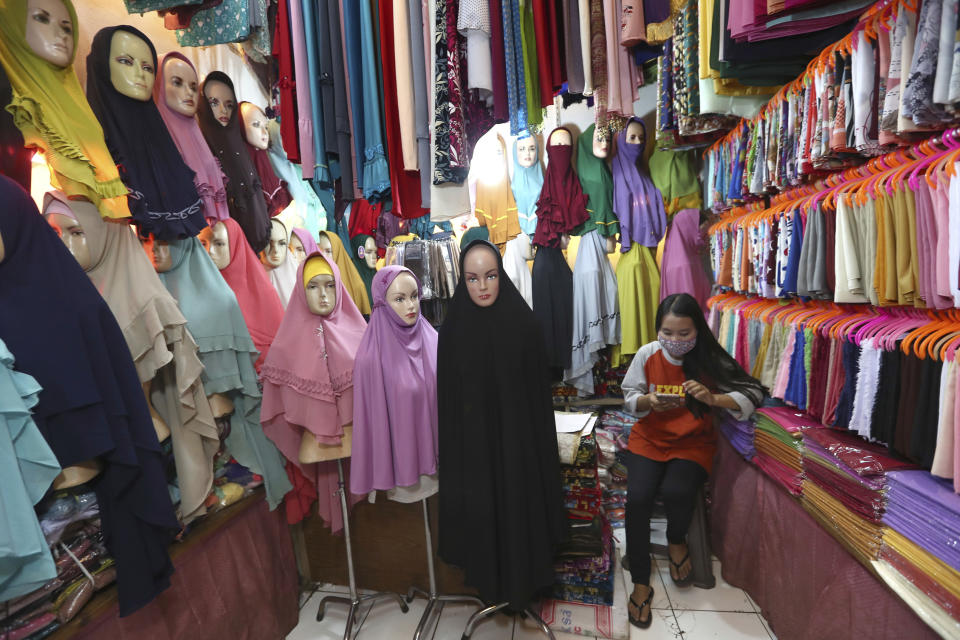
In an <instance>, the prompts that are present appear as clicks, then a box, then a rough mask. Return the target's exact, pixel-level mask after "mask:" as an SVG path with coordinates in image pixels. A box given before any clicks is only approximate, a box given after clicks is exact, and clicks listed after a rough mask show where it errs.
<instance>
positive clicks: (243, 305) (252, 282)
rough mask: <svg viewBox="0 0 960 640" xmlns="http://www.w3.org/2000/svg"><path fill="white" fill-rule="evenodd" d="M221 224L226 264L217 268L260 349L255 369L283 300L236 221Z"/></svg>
mask: <svg viewBox="0 0 960 640" xmlns="http://www.w3.org/2000/svg"><path fill="white" fill-rule="evenodd" d="M223 224H224V225H225V226H226V227H227V236H228V237H229V238H230V264H228V265H227V266H226V267H224V268H223V269H221V270H220V275H222V276H223V279H224V280H226V281H227V284H228V285H230V288H231V289H233V293H234V295H236V296H237V302H238V303H239V304H240V311H241V312H242V313H243V319H244V321H245V322H246V323H247V329H248V330H249V331H250V337H251V338H252V339H253V344H254V345H255V346H256V348H257V351H259V352H260V357H258V358H257V360H256V363H255V365H254V366H255V367H256V369H257V371H259V370H260V367H261V365H262V364H263V361H264V360H265V359H266V357H267V352H268V351H269V350H270V343H272V342H273V338H274V336H275V335H276V333H277V327H279V326H280V320H281V319H282V318H283V303H281V302H280V297H279V296H278V295H277V291H276V289H274V288H273V285H271V284H270V280H269V278H267V274H266V273H264V272H263V265H261V264H260V260H259V259H257V256H256V255H255V254H254V253H253V251H252V250H251V249H250V245H248V244H247V243H246V240H245V239H244V236H243V231H242V230H241V229H240V225H239V224H238V223H237V221H236V220H234V219H233V218H229V219H227V220H224V221H223Z"/></svg>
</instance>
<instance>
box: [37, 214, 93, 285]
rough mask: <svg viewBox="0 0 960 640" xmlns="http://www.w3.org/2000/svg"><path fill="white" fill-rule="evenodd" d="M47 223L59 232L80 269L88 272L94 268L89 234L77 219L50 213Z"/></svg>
mask: <svg viewBox="0 0 960 640" xmlns="http://www.w3.org/2000/svg"><path fill="white" fill-rule="evenodd" d="M46 217H47V223H48V224H49V225H50V226H51V227H53V230H54V231H56V232H57V235H58V236H60V239H61V240H63V244H65V245H66V246H67V249H68V250H69V251H70V253H72V254H73V257H74V258H76V260H77V262H78V263H79V264H80V267H81V268H82V269H83V270H84V271H87V270H89V269H90V268H92V267H93V258H92V257H91V256H90V245H89V244H88V243H87V234H86V233H85V232H84V230H83V227H82V226H80V223H79V222H77V220H76V219H74V218H72V217H70V216H67V215H64V214H62V213H48V214H47V216H46Z"/></svg>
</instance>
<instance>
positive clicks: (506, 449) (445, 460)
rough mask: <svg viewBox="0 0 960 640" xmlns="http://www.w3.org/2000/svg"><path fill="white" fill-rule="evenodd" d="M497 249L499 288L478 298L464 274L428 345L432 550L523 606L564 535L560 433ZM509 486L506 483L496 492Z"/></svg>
mask: <svg viewBox="0 0 960 640" xmlns="http://www.w3.org/2000/svg"><path fill="white" fill-rule="evenodd" d="M471 251H492V252H493V253H494V254H495V255H496V259H497V266H498V272H499V281H500V283H499V284H500V292H499V294H498V296H497V299H496V300H495V301H494V303H493V304H492V305H490V306H489V307H478V306H477V305H476V304H475V303H474V302H473V301H472V300H471V299H470V294H469V293H468V291H467V285H466V280H465V279H461V280H460V282H459V283H458V284H457V288H456V291H455V293H454V295H453V298H452V299H451V301H450V305H449V309H448V311H447V317H446V319H445V320H444V323H443V325H442V326H441V327H440V334H439V337H438V351H437V402H438V437H439V440H438V445H439V451H440V463H439V473H440V488H441V489H440V512H439V524H440V541H439V542H440V550H439V552H440V556H441V557H442V558H443V559H444V560H445V561H446V562H449V563H451V564H455V565H457V566H459V567H461V568H462V569H463V570H464V572H465V575H466V578H465V582H466V583H467V584H469V585H470V586H472V587H475V588H477V589H478V591H479V592H480V597H481V598H482V599H483V600H484V601H485V602H504V601H509V602H510V604H511V607H512V608H514V609H518V610H519V609H523V608H525V607H526V606H527V605H528V604H529V602H530V600H531V598H532V597H533V596H534V594H535V593H536V592H537V591H539V590H540V589H541V588H543V587H546V586H548V585H550V584H552V583H553V582H554V579H555V576H554V572H553V554H554V546H555V545H556V544H558V543H559V542H560V541H561V539H562V538H563V535H564V528H565V514H564V511H563V506H562V500H561V488H560V479H559V473H560V465H559V461H558V456H557V436H556V427H555V424H554V417H553V405H552V400H551V396H550V383H549V379H548V375H547V365H546V360H545V354H544V344H543V334H542V332H541V330H540V326H539V324H538V322H537V319H536V317H535V316H534V315H533V312H532V311H531V310H530V307H528V306H527V303H526V302H524V300H523V297H522V296H521V295H520V293H519V292H518V291H517V289H516V287H514V286H513V283H512V282H510V279H509V278H507V276H506V274H505V272H504V270H503V263H502V262H501V258H500V254H499V252H498V251H497V250H496V248H495V247H493V245H491V244H489V243H487V242H484V241H482V240H481V241H475V242H472V243H470V245H468V246H467V248H466V250H465V251H464V252H463V253H462V254H461V256H460V270H461V273H462V272H463V266H464V261H465V260H466V257H467V255H468V254H469V253H470V252H471ZM504 488H509V490H506V491H505V490H504Z"/></svg>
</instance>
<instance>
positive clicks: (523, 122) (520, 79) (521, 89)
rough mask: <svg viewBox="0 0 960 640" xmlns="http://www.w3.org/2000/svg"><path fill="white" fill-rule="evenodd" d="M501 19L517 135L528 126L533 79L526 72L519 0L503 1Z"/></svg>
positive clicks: (512, 125) (510, 105) (512, 130)
mask: <svg viewBox="0 0 960 640" xmlns="http://www.w3.org/2000/svg"><path fill="white" fill-rule="evenodd" d="M494 1H496V0H494ZM501 18H502V20H501V24H502V26H503V50H504V57H505V63H504V64H505V68H506V85H507V103H508V105H507V108H508V112H509V116H510V135H514V136H516V135H520V133H521V132H522V131H525V130H526V129H527V124H528V123H527V91H528V89H527V86H528V83H529V82H530V80H529V79H528V78H527V75H526V74H527V71H526V70H527V56H526V48H525V45H524V41H523V34H522V33H521V18H520V0H501Z"/></svg>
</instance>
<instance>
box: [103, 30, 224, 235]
mask: <svg viewBox="0 0 960 640" xmlns="http://www.w3.org/2000/svg"><path fill="white" fill-rule="evenodd" d="M119 32H124V33H127V34H130V35H132V36H134V37H136V38H139V39H140V40H142V41H143V42H145V43H146V44H147V46H149V47H150V53H151V54H152V55H153V68H154V69H156V68H157V52H156V49H154V47H153V43H152V42H150V39H149V38H147V36H146V35H145V34H143V33H142V32H140V31H138V30H137V29H134V28H133V27H130V26H127V25H123V26H119V27H107V28H105V29H101V30H100V31H98V32H97V35H95V36H94V37H93V43H92V44H91V46H90V54H89V55H88V56H87V100H88V101H89V102H90V108H91V109H92V110H93V113H94V114H95V115H96V116H97V119H98V120H99V121H100V125H101V126H102V127H103V133H104V139H105V140H106V142H107V148H108V149H109V150H110V153H111V155H112V156H113V159H114V160H115V161H116V163H117V167H118V169H119V170H120V178H121V179H122V180H123V182H124V184H125V185H127V188H128V189H129V190H130V197H129V198H128V204H129V206H130V212H131V214H132V215H133V221H134V223H136V225H137V228H138V230H139V231H140V233H141V234H142V235H148V234H153V236H154V237H155V238H157V239H158V240H164V241H169V240H174V239H176V238H188V237H192V236H195V235H197V234H198V233H199V232H200V230H201V229H203V228H204V227H205V226H206V221H205V220H204V213H203V207H204V204H203V200H201V199H200V196H199V195H197V188H196V187H195V186H194V182H193V181H194V171H193V170H192V169H191V168H190V167H188V166H187V165H186V163H185V162H184V160H183V157H182V156H181V155H180V151H179V149H177V146H176V145H175V144H174V142H173V139H172V138H171V137H170V133H169V132H168V131H167V127H166V125H165V124H164V121H163V118H161V117H160V112H159V111H158V109H157V105H156V104H155V103H154V102H153V100H151V99H147V100H146V101H141V100H136V99H134V98H130V97H127V96H125V95H123V94H122V93H120V92H119V91H117V90H116V88H114V86H113V82H112V81H111V79H110V76H111V71H110V48H111V46H112V42H113V38H114V34H116V33H119Z"/></svg>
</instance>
